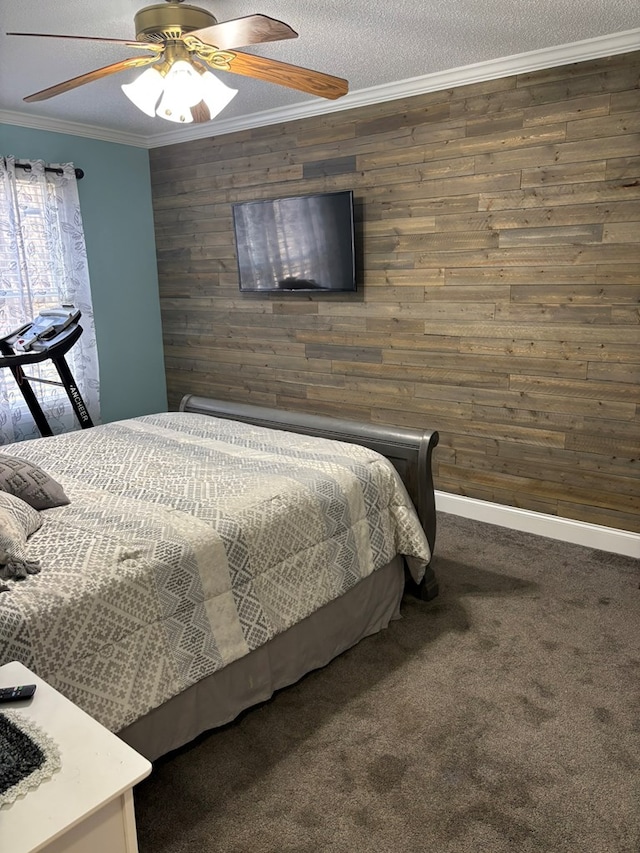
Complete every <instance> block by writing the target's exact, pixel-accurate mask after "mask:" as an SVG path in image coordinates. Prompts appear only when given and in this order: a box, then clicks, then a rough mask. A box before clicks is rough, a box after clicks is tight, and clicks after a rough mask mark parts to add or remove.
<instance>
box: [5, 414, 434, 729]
mask: <svg viewBox="0 0 640 853" xmlns="http://www.w3.org/2000/svg"><path fill="white" fill-rule="evenodd" d="M3 452H10V453H14V454H15V455H16V456H21V457H23V458H27V459H31V460H32V461H33V462H36V463H37V464H39V465H41V466H42V467H43V468H44V469H45V470H46V471H47V472H48V473H50V474H51V475H52V476H53V477H54V478H55V479H56V480H58V481H59V482H60V483H61V484H62V485H63V486H64V488H65V491H66V492H67V495H68V496H69V498H70V499H71V503H70V504H69V505H68V506H64V507H57V508H55V509H48V510H44V511H43V512H42V518H43V522H44V523H43V525H42V527H41V528H40V530H38V531H37V532H36V533H34V534H33V535H32V536H31V538H30V539H29V543H28V554H29V556H30V557H31V558H33V559H39V560H40V561H41V564H42V572H41V573H40V574H39V575H33V576H30V577H29V578H28V579H27V580H24V581H15V582H10V591H9V592H5V593H2V594H0V664H2V663H5V662H7V661H10V660H19V661H22V662H23V663H24V664H25V665H26V666H28V667H29V668H30V669H32V670H33V671H35V672H36V673H37V674H38V675H40V676H41V677H42V678H44V679H45V680H47V681H48V682H49V683H50V684H52V685H53V686H54V687H55V688H57V689H58V690H60V691H61V692H62V693H64V694H65V695H66V696H67V697H68V698H70V699H71V700H72V701H74V702H75V703H76V704H78V705H79V706H80V707H82V708H84V709H85V710H86V711H87V712H88V713H89V714H91V715H92V716H93V717H95V718H96V719H97V720H99V721H100V722H101V723H102V724H103V725H105V726H107V727H108V728H110V729H111V730H112V731H118V730H119V729H121V728H123V727H124V726H126V725H128V724H130V723H132V722H133V721H134V720H136V719H138V718H139V717H140V716H142V715H143V714H145V713H147V712H148V711H150V710H151V709H153V708H155V707H157V706H158V705H160V704H162V703H163V702H165V701H166V700H167V699H169V698H170V697H171V696H174V695H175V694H177V693H179V692H181V691H182V690H184V689H185V688H187V687H189V686H190V685H192V684H194V683H195V682H197V681H198V680H199V679H201V678H203V677H205V676H207V675H209V674H211V673H213V672H215V671H216V670H218V669H220V668H221V667H223V666H225V665H226V664H228V663H230V662H231V661H233V660H236V659H237V658H239V657H241V656H242V655H245V654H247V653H248V652H249V651H250V650H252V649H255V648H256V647H258V646H260V645H261V644H263V643H265V642H266V641H267V640H269V639H270V638H271V637H273V636H274V635H276V634H277V633H279V632H281V631H284V630H286V629H287V628H289V627H290V626H291V625H293V624H294V623H296V622H298V621H299V620H301V619H303V618H304V617H305V616H307V615H309V614H310V613H311V612H313V611H314V610H316V609H317V608H319V607H321V606H322V605H323V604H326V603H327V602H328V601H330V600H332V599H334V598H336V597H338V596H340V595H341V594H343V593H344V592H346V591H347V590H348V589H350V588H351V587H352V586H354V585H355V584H356V583H357V582H358V581H359V580H360V579H361V578H363V577H365V576H366V575H368V574H370V573H371V572H372V571H375V570H376V569H378V568H380V567H381V566H383V565H384V564H385V563H387V562H388V561H389V560H390V559H391V558H392V557H393V556H394V555H395V554H396V553H400V554H404V555H407V556H408V557H409V560H408V563H409V567H410V570H411V571H412V574H413V575H414V578H415V579H416V580H420V578H421V577H422V574H423V573H424V566H425V565H426V563H427V562H428V560H429V546H428V543H427V541H426V538H425V535H424V533H423V531H422V528H421V526H420V523H419V521H418V518H417V516H416V514H415V512H414V510H413V507H412V505H411V502H410V500H409V498H408V496H407V494H406V491H405V489H404V486H403V484H402V482H401V480H400V478H399V476H398V475H397V473H396V472H395V470H394V468H393V466H392V465H391V464H390V463H389V462H387V460H385V459H384V458H383V457H382V456H379V455H378V454H376V453H374V452H373V451H371V450H368V449H366V448H363V447H361V446H359V445H352V444H346V443H342V442H337V441H327V440H324V439H318V438H312V437H307V436H302V435H295V434H293V433H288V432H284V431H281V430H270V429H265V428H261V427H255V426H250V425H247V424H242V423H239V422H235V421H229V420H223V419H218V418H214V417H209V416H206V415H199V414H191V413H167V414H159V415H149V416H145V417H141V418H135V419H132V420H127V421H119V422H117V423H111V424H106V425H103V426H98V427H95V428H93V429H89V430H84V431H82V432H73V433H68V434H65V435H60V436H55V437H53V438H46V439H36V440H34V441H26V442H21V443H20V444H16V445H12V446H11V447H8V448H7V447H4V448H3Z"/></svg>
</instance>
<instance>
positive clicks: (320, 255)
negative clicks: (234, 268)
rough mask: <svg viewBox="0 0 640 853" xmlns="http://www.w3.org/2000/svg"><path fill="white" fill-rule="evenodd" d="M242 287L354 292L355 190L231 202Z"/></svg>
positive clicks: (249, 288) (258, 290)
mask: <svg viewBox="0 0 640 853" xmlns="http://www.w3.org/2000/svg"><path fill="white" fill-rule="evenodd" d="M233 226H234V232H235V240H236V252H237V257H238V273H239V277H240V290H241V291H243V292H249V291H252V292H259V293H270V292H278V293H283V292H296V293H300V292H306V293H309V292H313V293H322V292H324V293H329V292H336V291H342V292H346V291H355V290H356V272H355V249H354V225H353V191H352V190H341V191H338V192H327V193H316V194H314V195H304V196H288V197H286V198H275V199H260V200H258V201H247V202H239V203H236V204H234V205H233Z"/></svg>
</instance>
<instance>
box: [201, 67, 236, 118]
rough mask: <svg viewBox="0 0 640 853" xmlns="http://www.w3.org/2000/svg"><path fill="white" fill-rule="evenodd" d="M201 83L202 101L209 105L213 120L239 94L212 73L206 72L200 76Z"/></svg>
mask: <svg viewBox="0 0 640 853" xmlns="http://www.w3.org/2000/svg"><path fill="white" fill-rule="evenodd" d="M200 82H201V85H202V100H203V101H204V102H205V104H206V105H207V107H208V109H209V114H210V116H211V118H214V117H215V116H217V115H218V113H219V112H221V111H222V110H223V109H224V108H225V107H226V106H227V104H228V103H229V102H230V101H232V100H233V99H234V98H235V96H236V95H237V94H238V90H237V89H231V88H230V87H229V86H225V84H224V83H223V82H222V81H221V80H218V78H217V77H216V76H215V75H214V74H212V73H211V72H210V71H205V72H204V73H203V74H201V75H200Z"/></svg>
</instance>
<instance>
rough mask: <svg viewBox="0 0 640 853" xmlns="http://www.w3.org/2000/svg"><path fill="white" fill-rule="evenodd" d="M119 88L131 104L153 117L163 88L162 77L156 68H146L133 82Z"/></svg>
mask: <svg viewBox="0 0 640 853" xmlns="http://www.w3.org/2000/svg"><path fill="white" fill-rule="evenodd" d="M120 88H121V89H122V91H123V92H124V93H125V95H126V96H127V98H129V100H130V101H131V103H132V104H135V106H136V107H137V108H138V109H139V110H142V112H143V113H146V114H147V115H148V116H151V117H152V118H153V117H154V116H155V114H156V106H157V103H158V100H159V98H160V95H161V94H162V92H163V90H164V78H163V76H162V74H161V73H160V72H159V71H158V70H157V69H156V68H147V70H146V71H143V72H142V74H141V75H140V76H139V77H137V78H136V79H135V80H134V81H133V83H125V84H123V85H122V86H121V87H120Z"/></svg>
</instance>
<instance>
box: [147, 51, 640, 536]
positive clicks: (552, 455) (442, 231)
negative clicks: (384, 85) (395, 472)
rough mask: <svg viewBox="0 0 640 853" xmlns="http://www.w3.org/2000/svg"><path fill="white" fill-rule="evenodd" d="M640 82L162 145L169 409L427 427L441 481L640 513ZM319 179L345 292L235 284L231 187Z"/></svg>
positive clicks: (491, 96) (599, 82)
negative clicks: (351, 271)
mask: <svg viewBox="0 0 640 853" xmlns="http://www.w3.org/2000/svg"><path fill="white" fill-rule="evenodd" d="M264 85H265V86H266V85H268V84H266V83H265V84H264ZM639 86H640V53H635V54H627V55H625V56H617V57H612V58H609V59H603V60H597V61H592V62H585V63H579V64H575V65H570V66H564V67H559V68H555V69H551V70H544V71H538V72H535V73H531V74H522V75H518V76H514V77H509V78H506V79H500V80H492V81H489V82H483V83H478V84H473V85H468V86H463V87H460V88H456V89H453V90H448V91H440V92H433V93H429V94H425V95H419V96H416V97H412V98H410V99H404V100H396V101H391V102H387V103H382V104H379V105H376V106H367V107H361V108H357V109H352V110H345V111H342V112H337V113H333V114H330V115H327V116H325V117H316V118H309V119H304V120H301V121H295V122H288V123H283V124H278V125H274V126H271V127H267V128H258V129H254V130H247V131H243V132H239V133H234V134H229V135H226V136H221V137H217V138H216V137H211V138H209V139H202V140H197V141H193V142H187V143H182V144H180V145H173V146H168V147H164V148H158V149H155V150H152V151H151V168H152V180H153V191H154V210H155V221H156V239H157V248H158V264H159V275H160V294H161V310H162V319H163V328H164V338H165V357H166V368H167V381H168V393H169V400H170V405H171V406H172V407H175V406H176V405H177V403H178V401H179V399H180V397H181V396H182V394H183V393H188V392H193V393H198V394H204V395H211V396H219V397H222V398H224V399H230V400H240V401H247V402H254V403H264V404H267V405H270V406H279V407H282V408H283V409H292V410H298V411H313V412H318V413H322V414H336V415H339V416H341V417H347V418H355V419H360V420H363V421H367V422H373V423H387V424H395V425H401V426H410V427H418V428H423V427H429V428H437V429H438V430H439V431H440V436H441V441H440V446H439V448H438V449H437V450H436V453H435V473H436V486H437V488H439V489H442V490H444V491H447V492H453V493H457V494H461V495H467V496H471V497H475V498H480V499H484V500H489V501H495V502H498V503H501V504H507V505H510V506H516V507H522V508H526V509H531V510H538V511H541V512H546V513H551V514H557V515H560V516H565V517H569V518H573V519H581V520H583V521H587V522H593V523H596V524H604V525H607V526H611V527H617V528H622V529H627V530H632V531H640V488H639V468H640V463H639V461H638V454H639V452H640V419H639V417H638V411H639V408H640V382H639V380H640V347H639V344H640V310H639V307H640V88H639ZM214 129H215V124H214V125H212V130H214ZM333 189H353V190H354V191H355V198H356V206H357V222H358V234H359V249H360V253H359V255H360V256H359V267H360V272H359V292H358V293H357V294H356V295H336V294H333V295H327V294H325V295H308V294H305V295H301V294H297V295H279V296H276V297H273V296H254V295H240V293H239V292H238V277H237V271H236V259H235V249H234V238H233V232H232V221H231V207H230V204H231V203H232V202H235V201H242V200H248V199H258V198H269V197H277V196H281V195H297V194H303V193H307V192H308V193H310V192H316V191H324V190H333Z"/></svg>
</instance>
